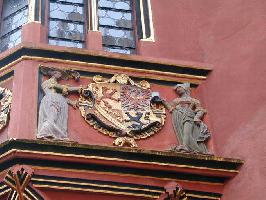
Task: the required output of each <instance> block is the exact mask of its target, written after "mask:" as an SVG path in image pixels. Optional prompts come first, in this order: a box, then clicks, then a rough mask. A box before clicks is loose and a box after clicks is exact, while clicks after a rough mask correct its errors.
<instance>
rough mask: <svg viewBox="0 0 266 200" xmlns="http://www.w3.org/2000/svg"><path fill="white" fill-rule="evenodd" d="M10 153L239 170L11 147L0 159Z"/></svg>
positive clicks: (189, 167) (235, 171) (224, 170)
mask: <svg viewBox="0 0 266 200" xmlns="http://www.w3.org/2000/svg"><path fill="white" fill-rule="evenodd" d="M12 153H29V154H39V155H52V156H61V157H69V158H73V157H74V158H85V159H97V160H105V161H118V162H128V163H138V164H152V165H158V166H169V167H176V168H187V169H200V170H210V171H216V172H230V173H238V172H239V170H226V169H213V168H208V167H197V166H190V165H179V164H170V163H160V162H145V161H137V160H127V159H120V158H110V157H101V156H85V155H76V154H63V153H55V152H43V151H30V150H20V149H12V150H10V151H8V152H6V153H4V154H2V155H1V156H0V159H2V158H3V157H5V156H7V155H8V154H12Z"/></svg>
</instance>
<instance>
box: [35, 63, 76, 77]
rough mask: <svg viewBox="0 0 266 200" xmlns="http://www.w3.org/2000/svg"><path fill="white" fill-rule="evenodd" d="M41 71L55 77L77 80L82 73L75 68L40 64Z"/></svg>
mask: <svg viewBox="0 0 266 200" xmlns="http://www.w3.org/2000/svg"><path fill="white" fill-rule="evenodd" d="M40 69H41V73H42V74H43V75H45V76H50V77H54V78H55V79H57V80H59V79H64V80H68V79H72V78H73V79H74V80H75V81H78V80H79V78H80V74H79V73H78V72H77V71H74V70H68V69H59V68H54V67H44V66H42V65H40Z"/></svg>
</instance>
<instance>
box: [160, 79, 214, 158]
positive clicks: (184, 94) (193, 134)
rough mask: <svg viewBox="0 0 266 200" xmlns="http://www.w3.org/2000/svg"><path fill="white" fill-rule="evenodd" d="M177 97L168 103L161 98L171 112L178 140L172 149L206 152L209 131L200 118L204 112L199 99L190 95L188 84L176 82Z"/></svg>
mask: <svg viewBox="0 0 266 200" xmlns="http://www.w3.org/2000/svg"><path fill="white" fill-rule="evenodd" d="M175 90H176V93H177V95H178V98H176V99H174V100H173V102H171V103H168V102H166V101H165V100H162V102H163V104H164V105H165V107H166V108H167V109H168V110H169V111H170V112H171V113H172V123H173V126H174V130H175V133H176V136H177V139H178V141H179V144H180V145H179V146H176V147H174V148H172V150H174V151H183V152H193V153H203V154H208V153H209V152H208V149H207V147H206V145H205V143H206V141H207V140H208V138H209V137H210V132H209V130H208V127H207V125H206V124H204V123H203V122H202V118H203V116H204V114H205V113H206V110H205V109H203V108H202V107H201V105H200V102H199V100H197V99H194V98H192V97H191V96H190V84H189V83H184V84H177V85H176V87H175Z"/></svg>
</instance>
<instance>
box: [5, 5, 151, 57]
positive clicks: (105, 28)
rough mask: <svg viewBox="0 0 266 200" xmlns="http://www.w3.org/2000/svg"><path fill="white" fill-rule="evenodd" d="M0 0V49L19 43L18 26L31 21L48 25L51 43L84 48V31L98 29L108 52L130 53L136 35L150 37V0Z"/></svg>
mask: <svg viewBox="0 0 266 200" xmlns="http://www.w3.org/2000/svg"><path fill="white" fill-rule="evenodd" d="M2 1H3V5H2V16H1V26H0V52H3V51H5V50H6V49H9V48H12V47H14V46H15V45H17V44H19V43H20V42H21V36H22V34H21V30H22V26H23V25H24V24H25V23H28V22H33V21H40V22H41V24H42V25H44V26H48V27H47V28H48V43H49V44H51V45H58V46H66V47H76V48H84V47H85V42H86V37H87V31H100V32H101V33H102V38H103V44H102V45H103V49H104V50H106V51H110V52H117V53H124V54H134V53H136V43H137V42H138V41H137V39H140V40H146V41H154V40H153V35H154V34H153V27H152V18H151V4H150V0H2ZM46 5H48V12H47V9H46ZM47 13H48V16H47ZM47 20H48V21H47Z"/></svg>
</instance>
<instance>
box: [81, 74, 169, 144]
mask: <svg viewBox="0 0 266 200" xmlns="http://www.w3.org/2000/svg"><path fill="white" fill-rule="evenodd" d="M79 109H80V111H81V114H82V116H83V117H84V119H85V120H86V122H88V123H89V124H90V125H92V126H93V127H94V128H95V129H97V130H99V131H100V132H101V133H103V134H105V135H108V136H110V137H113V138H116V139H115V141H114V145H116V146H126V145H127V146H130V147H137V143H136V141H135V140H139V139H144V138H147V137H150V136H151V135H153V134H155V133H156V132H157V131H159V130H160V129H161V128H162V126H163V125H164V121H165V116H166V114H165V108H164V106H163V104H162V102H161V101H160V100H159V98H157V96H156V95H155V96H154V95H153V93H152V91H151V89H150V84H149V83H148V82H147V81H140V82H139V83H135V82H134V81H133V80H132V79H130V78H129V77H128V76H127V75H125V74H117V75H114V76H113V77H112V78H111V79H109V80H106V79H104V78H103V77H101V76H94V77H93V83H91V84H89V85H88V87H87V88H84V89H83V90H82V93H81V95H80V98H79Z"/></svg>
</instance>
